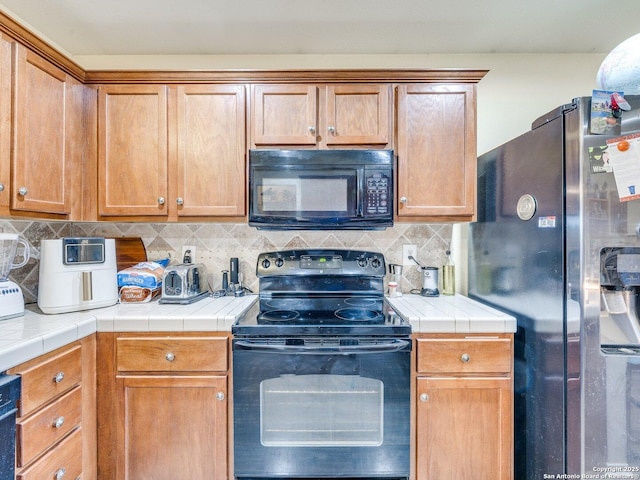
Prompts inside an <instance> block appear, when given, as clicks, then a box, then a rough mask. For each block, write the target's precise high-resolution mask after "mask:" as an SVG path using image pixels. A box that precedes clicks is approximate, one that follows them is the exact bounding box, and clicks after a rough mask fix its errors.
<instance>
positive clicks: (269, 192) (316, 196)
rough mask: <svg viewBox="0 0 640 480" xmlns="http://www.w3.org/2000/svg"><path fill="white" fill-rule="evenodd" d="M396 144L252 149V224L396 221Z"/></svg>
mask: <svg viewBox="0 0 640 480" xmlns="http://www.w3.org/2000/svg"><path fill="white" fill-rule="evenodd" d="M393 164H394V155H393V150H250V151H249V225H251V226H254V227H258V228H262V229H305V230H306V229H308V230H330V229H341V228H346V229H354V230H355V229H357V230H373V229H384V228H386V227H390V226H393V199H394V191H393V184H394V181H393Z"/></svg>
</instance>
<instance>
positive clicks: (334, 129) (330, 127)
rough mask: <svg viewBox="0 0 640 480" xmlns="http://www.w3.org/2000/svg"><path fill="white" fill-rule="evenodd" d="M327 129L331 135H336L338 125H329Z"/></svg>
mask: <svg viewBox="0 0 640 480" xmlns="http://www.w3.org/2000/svg"><path fill="white" fill-rule="evenodd" d="M327 130H328V131H329V133H330V134H331V135H335V134H336V127H334V126H333V125H331V126H329V127H328V128H327Z"/></svg>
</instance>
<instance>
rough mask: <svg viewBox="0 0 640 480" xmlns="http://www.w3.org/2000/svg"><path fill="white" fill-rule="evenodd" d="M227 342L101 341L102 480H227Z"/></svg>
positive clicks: (173, 338) (118, 337) (128, 337)
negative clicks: (178, 479)
mask: <svg viewBox="0 0 640 480" xmlns="http://www.w3.org/2000/svg"><path fill="white" fill-rule="evenodd" d="M228 342H229V337H228V336H227V335H225V334H220V335H211V334H210V333H209V334H204V333H203V334H193V333H188V334H186V333H185V334H181V333H175V334H174V333H171V334H167V333H166V332H165V333H163V334H153V333H144V334H140V333H138V334H133V333H130V334H124V333H120V334H118V333H99V334H98V350H97V352H98V364H99V365H100V366H101V368H100V369H99V370H98V432H99V437H98V478H100V479H110V480H111V479H113V480H118V479H123V480H124V479H127V480H144V479H153V480H165V479H166V480H175V479H176V478H185V479H186V478H188V479H190V480H226V479H227V478H228V470H229V468H228V465H229V462H228V456H229V450H228V441H227V436H228V424H229V418H228V410H229V406H228V399H227V392H228V386H227V381H228V380H227V376H228V365H229V361H228Z"/></svg>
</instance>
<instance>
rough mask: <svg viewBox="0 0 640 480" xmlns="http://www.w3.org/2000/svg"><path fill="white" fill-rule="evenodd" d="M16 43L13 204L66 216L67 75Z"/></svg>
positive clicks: (67, 209)
mask: <svg viewBox="0 0 640 480" xmlns="http://www.w3.org/2000/svg"><path fill="white" fill-rule="evenodd" d="M14 45H15V54H14V55H15V71H14V74H15V78H14V84H13V85H14V98H15V104H14V105H15V112H14V115H15V123H14V128H15V131H14V135H15V137H14V138H15V147H14V151H13V155H12V157H13V161H12V167H11V168H12V172H13V175H12V177H13V181H12V185H11V188H12V196H11V208H13V209H14V210H23V211H31V212H46V213H62V214H65V213H68V212H69V207H68V198H67V196H68V193H69V190H68V188H67V187H68V186H69V184H68V182H67V171H66V168H65V167H66V161H65V156H66V148H65V146H66V143H65V138H66V135H67V134H69V133H70V132H68V131H67V125H68V124H67V121H68V116H69V115H70V112H69V111H68V104H67V97H68V79H67V75H66V74H65V73H64V72H63V71H62V70H60V69H58V68H56V67H54V66H53V65H52V64H50V63H49V62H47V61H45V60H44V59H43V58H41V57H40V56H38V55H36V54H35V53H33V52H31V51H30V50H28V49H27V48H25V47H23V46H21V45H17V44H14ZM78 168H80V166H78Z"/></svg>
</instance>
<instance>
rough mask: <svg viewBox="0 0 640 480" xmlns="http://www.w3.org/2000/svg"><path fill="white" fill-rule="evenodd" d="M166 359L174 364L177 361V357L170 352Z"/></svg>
mask: <svg viewBox="0 0 640 480" xmlns="http://www.w3.org/2000/svg"><path fill="white" fill-rule="evenodd" d="M164 358H165V360H166V361H167V362H173V361H174V360H175V359H176V356H175V355H174V354H173V353H171V352H168V353H167V354H166V355H165V356H164Z"/></svg>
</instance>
